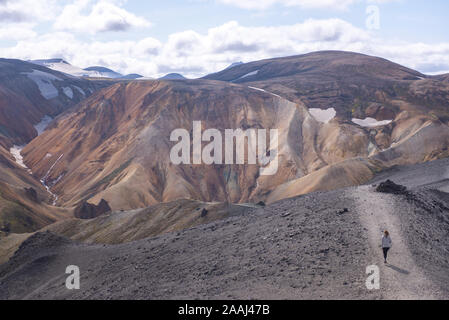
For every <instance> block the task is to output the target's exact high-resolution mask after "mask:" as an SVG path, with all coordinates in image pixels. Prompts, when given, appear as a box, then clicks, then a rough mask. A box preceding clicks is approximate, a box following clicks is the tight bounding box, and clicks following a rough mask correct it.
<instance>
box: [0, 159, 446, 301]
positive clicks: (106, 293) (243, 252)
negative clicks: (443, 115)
mask: <svg viewBox="0 0 449 320" xmlns="http://www.w3.org/2000/svg"><path fill="white" fill-rule="evenodd" d="M446 173H447V160H439V161H435V162H431V163H428V164H425V165H419V166H418V169H416V167H415V166H413V167H398V168H395V169H394V170H390V171H388V172H386V173H382V174H381V175H380V178H378V179H377V180H374V181H373V182H372V183H377V182H379V181H383V180H385V179H387V178H391V179H393V180H394V181H395V182H398V183H401V184H404V185H406V186H408V187H409V190H408V191H407V192H405V193H403V194H394V195H393V194H384V193H378V192H375V188H374V187H372V186H371V185H366V186H361V187H353V188H347V189H343V190H337V191H332V192H325V193H313V194H309V195H306V196H301V197H297V198H293V199H287V200H282V201H279V202H277V203H273V204H271V205H269V206H267V207H265V208H263V209H252V208H248V211H246V212H245V213H243V214H242V215H241V216H237V217H230V218H228V219H225V220H221V221H216V222H213V223H211V224H207V225H201V226H198V227H194V228H191V229H188V230H185V231H182V232H178V233H170V234H165V235H162V236H158V237H155V238H149V239H144V240H139V241H136V242H131V243H126V244H120V245H87V244H80V243H74V242H71V241H69V240H66V239H64V238H61V237H59V236H56V235H53V234H51V233H37V234H35V235H34V236H32V237H30V238H29V239H28V240H26V241H25V242H24V243H23V244H22V246H21V247H20V249H19V250H18V251H17V252H16V254H15V255H14V256H13V258H12V259H11V260H10V261H9V262H8V263H6V264H3V265H1V266H0V299H197V298H200V299H219V298H223V299H236V298H243V299H320V298H324V299H351V298H357V299H408V298H425V299H427V298H428V299H431V298H437V299H441V298H444V299H449V209H448V208H449V195H448V193H445V192H442V191H441V190H442V189H441V187H445V182H444V181H443V180H444V179H445V174H446ZM420 175H421V176H420ZM434 188H439V189H440V190H435V189H434ZM345 208H346V209H347V210H345ZM385 228H387V229H389V230H390V231H392V237H393V242H394V244H393V248H392V250H391V254H390V258H389V262H390V263H391V265H387V266H384V265H383V259H382V256H381V251H380V236H381V232H382V230H385ZM372 264H376V265H378V266H379V267H380V272H381V288H380V290H374V291H369V290H367V289H366V287H365V280H366V276H367V275H366V274H365V271H366V267H367V266H368V265H372ZM68 265H77V266H79V267H80V270H81V289H80V290H77V291H69V290H67V289H66V288H65V279H66V275H65V268H66V267H67V266H68Z"/></svg>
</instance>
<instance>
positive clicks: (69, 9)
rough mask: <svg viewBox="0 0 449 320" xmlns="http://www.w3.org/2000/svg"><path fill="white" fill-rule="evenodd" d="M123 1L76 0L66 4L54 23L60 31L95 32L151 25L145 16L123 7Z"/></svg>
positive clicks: (124, 29)
mask: <svg viewBox="0 0 449 320" xmlns="http://www.w3.org/2000/svg"><path fill="white" fill-rule="evenodd" d="M120 5H122V2H120V1H119V2H117V1H106V0H101V1H98V2H96V3H93V4H92V1H90V0H76V1H75V2H73V3H72V4H69V5H66V6H65V7H64V9H63V10H62V13H61V14H60V15H59V16H58V18H57V19H56V21H55V23H54V28H55V29H56V30H60V31H73V32H80V33H90V34H95V33H97V32H106V31H126V30H129V29H130V28H133V27H143V28H145V27H149V26H151V23H150V22H149V21H147V20H146V19H145V18H142V17H138V16H136V15H135V14H133V13H131V12H128V11H126V10H125V9H123V8H121V7H120Z"/></svg>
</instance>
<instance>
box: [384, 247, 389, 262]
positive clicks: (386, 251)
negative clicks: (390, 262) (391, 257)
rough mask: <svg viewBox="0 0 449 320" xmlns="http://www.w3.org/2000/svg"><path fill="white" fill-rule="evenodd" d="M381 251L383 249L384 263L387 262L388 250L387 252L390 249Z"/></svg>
mask: <svg viewBox="0 0 449 320" xmlns="http://www.w3.org/2000/svg"><path fill="white" fill-rule="evenodd" d="M382 249H383V251H384V259H385V261H387V255H388V250H389V249H390V248H382Z"/></svg>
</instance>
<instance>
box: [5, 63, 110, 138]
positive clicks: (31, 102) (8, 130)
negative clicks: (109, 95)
mask: <svg viewBox="0 0 449 320" xmlns="http://www.w3.org/2000/svg"><path fill="white" fill-rule="evenodd" d="M107 85H110V84H108V83H105V82H101V81H88V80H85V79H79V78H75V77H73V76H69V75H67V74H65V73H61V72H58V71H54V70H51V69H49V68H46V67H43V66H39V65H36V64H33V63H29V62H25V61H21V60H12V59H0V114H1V116H0V144H2V145H3V146H11V144H17V145H23V144H25V143H27V142H29V141H31V140H32V139H33V138H35V137H36V136H37V130H36V128H35V127H34V125H36V124H38V123H39V122H40V121H41V120H42V119H43V118H44V117H45V116H50V117H52V118H53V117H55V116H57V115H58V114H60V113H61V112H63V111H64V110H66V109H68V108H70V107H71V106H74V105H75V104H77V103H79V102H80V101H82V100H84V99H85V98H87V97H89V96H90V95H91V94H92V93H93V92H95V91H97V90H99V89H101V88H103V87H105V86H107Z"/></svg>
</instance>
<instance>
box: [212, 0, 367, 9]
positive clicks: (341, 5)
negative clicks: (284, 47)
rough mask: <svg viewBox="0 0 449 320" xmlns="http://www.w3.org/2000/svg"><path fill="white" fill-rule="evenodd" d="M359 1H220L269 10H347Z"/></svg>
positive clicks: (240, 6)
mask: <svg viewBox="0 0 449 320" xmlns="http://www.w3.org/2000/svg"><path fill="white" fill-rule="evenodd" d="M358 1H359V0H219V2H221V3H224V4H229V5H233V6H237V7H239V8H244V9H257V10H263V9H267V8H269V7H271V6H273V5H275V4H280V5H283V6H286V7H293V6H298V7H302V8H333V9H340V10H341V9H345V8H347V7H348V6H349V5H351V4H353V3H355V2H358Z"/></svg>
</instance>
